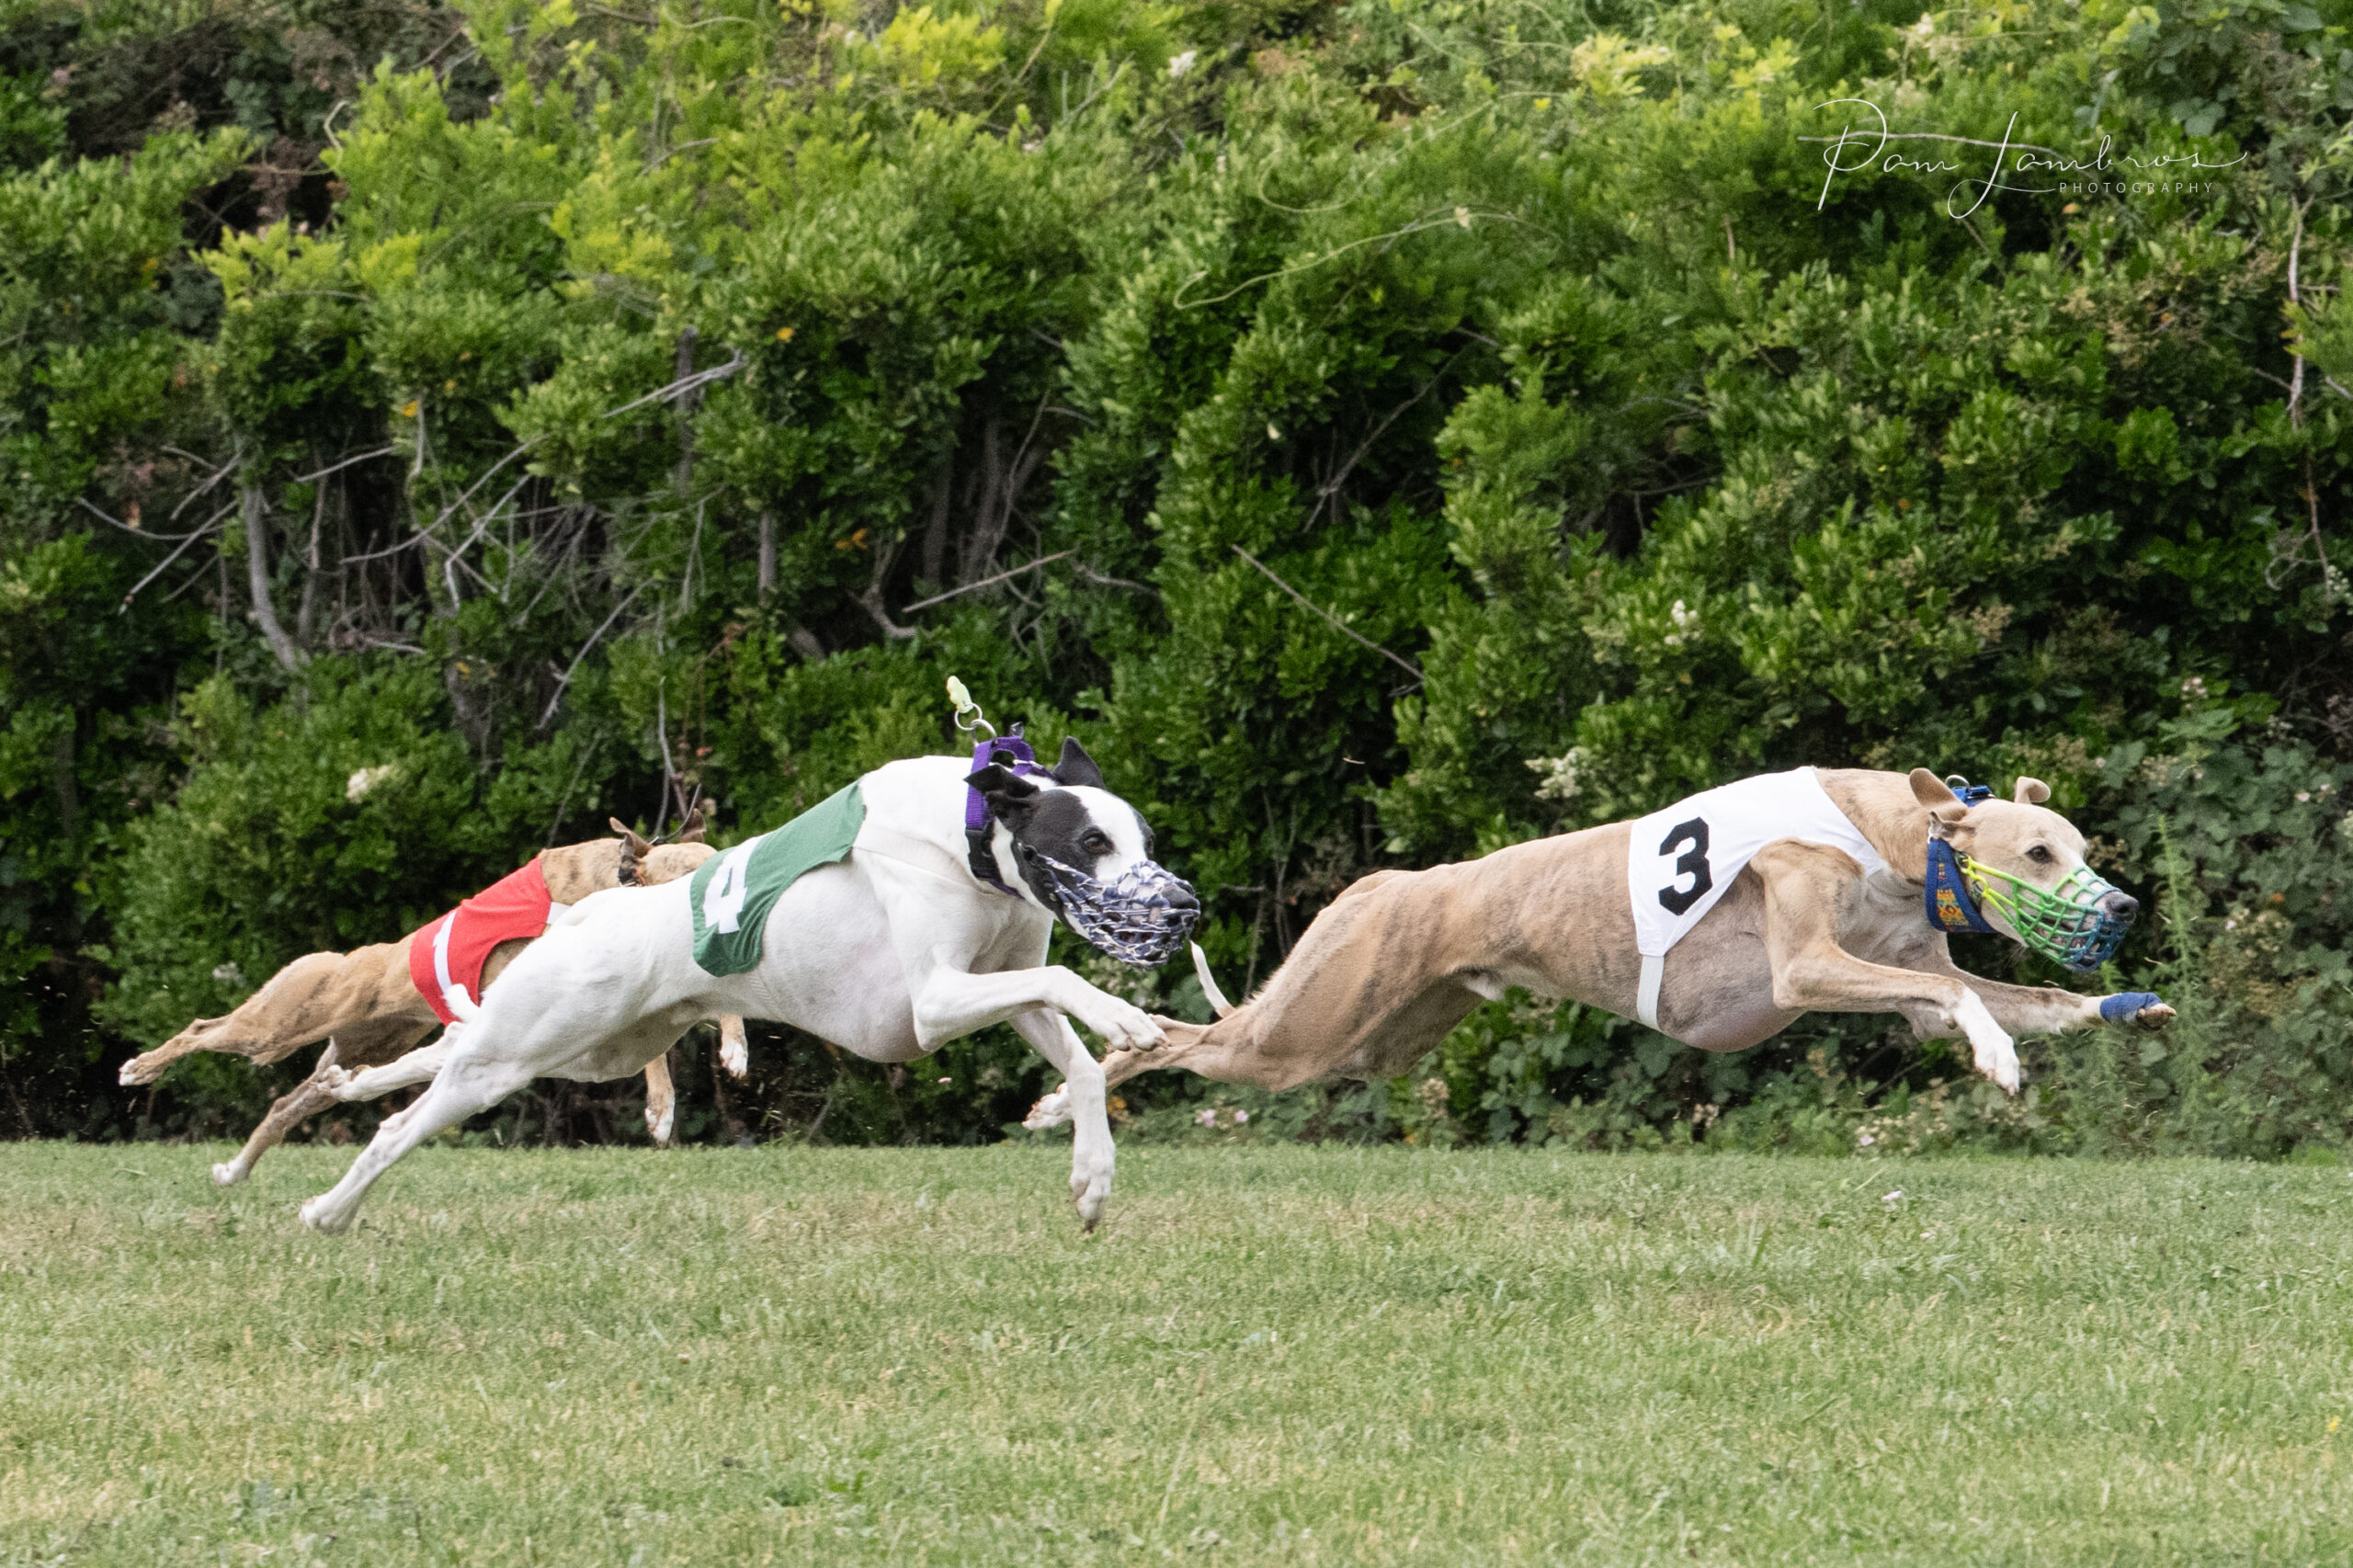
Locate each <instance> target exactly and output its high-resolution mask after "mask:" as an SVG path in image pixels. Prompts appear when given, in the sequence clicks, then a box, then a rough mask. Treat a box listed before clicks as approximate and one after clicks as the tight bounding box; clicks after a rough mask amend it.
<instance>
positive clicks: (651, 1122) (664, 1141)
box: [645, 1106, 677, 1149]
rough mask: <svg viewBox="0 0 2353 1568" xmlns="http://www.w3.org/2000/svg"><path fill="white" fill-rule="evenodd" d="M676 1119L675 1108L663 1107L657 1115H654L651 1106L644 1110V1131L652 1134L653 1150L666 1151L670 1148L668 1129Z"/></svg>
mask: <svg viewBox="0 0 2353 1568" xmlns="http://www.w3.org/2000/svg"><path fill="white" fill-rule="evenodd" d="M676 1119H677V1110H676V1108H675V1107H672V1106H665V1107H663V1108H662V1111H661V1114H659V1115H656V1114H655V1113H654V1108H653V1107H652V1106H648V1107H646V1108H645V1130H646V1131H648V1132H651V1133H652V1134H654V1147H655V1148H657V1149H666V1148H668V1147H669V1146H670V1129H671V1125H672V1124H673V1123H674V1122H675V1121H676Z"/></svg>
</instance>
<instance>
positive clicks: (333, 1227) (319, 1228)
mask: <svg viewBox="0 0 2353 1568" xmlns="http://www.w3.org/2000/svg"><path fill="white" fill-rule="evenodd" d="M301 1215H302V1223H304V1224H305V1225H308V1226H310V1227H311V1229H313V1230H314V1231H316V1232H318V1233H319V1234H321V1235H323V1236H339V1235H341V1234H343V1233H344V1232H346V1231H347V1230H349V1229H350V1228H351V1216H349V1215H348V1214H339V1213H337V1212H336V1211H335V1207H334V1205H332V1204H330V1203H329V1202H328V1201H327V1195H326V1194H324V1193H322V1194H320V1195H319V1196H318V1197H316V1198H313V1199H311V1200H310V1201H309V1202H308V1203H305V1204H303V1205H302V1209H301Z"/></svg>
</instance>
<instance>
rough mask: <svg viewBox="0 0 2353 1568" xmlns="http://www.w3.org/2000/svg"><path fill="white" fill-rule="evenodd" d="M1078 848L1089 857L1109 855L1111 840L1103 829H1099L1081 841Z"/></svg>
mask: <svg viewBox="0 0 2353 1568" xmlns="http://www.w3.org/2000/svg"><path fill="white" fill-rule="evenodd" d="M1078 846H1079V847H1080V848H1081V849H1084V850H1086V852H1087V853H1088V854H1089V855H1108V854H1109V853H1111V839H1110V836H1109V835H1108V834H1106V833H1104V831H1103V830H1102V829H1101V828H1097V829H1095V830H1094V831H1092V832H1090V833H1089V834H1087V835H1086V837H1084V838H1082V839H1080V840H1079V841H1078Z"/></svg>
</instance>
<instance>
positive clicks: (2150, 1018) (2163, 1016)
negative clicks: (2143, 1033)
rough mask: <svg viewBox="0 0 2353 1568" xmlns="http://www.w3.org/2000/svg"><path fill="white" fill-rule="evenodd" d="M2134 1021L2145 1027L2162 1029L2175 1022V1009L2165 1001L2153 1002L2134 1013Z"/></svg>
mask: <svg viewBox="0 0 2353 1568" xmlns="http://www.w3.org/2000/svg"><path fill="white" fill-rule="evenodd" d="M2132 1021H2133V1022H2134V1023H2136V1024H2138V1025H2140V1026H2141V1027H2142V1028H2144V1029H2161V1028H2165V1026H2166V1025H2167V1024H2169V1023H2171V1022H2173V1009H2172V1008H2171V1007H2168V1006H2165V1004H2164V1003H2163V1002H2152V1003H2150V1004H2149V1006H2145V1007H2143V1008H2142V1009H2141V1010H2140V1011H2139V1012H2137V1013H2135V1014H2133V1015H2132Z"/></svg>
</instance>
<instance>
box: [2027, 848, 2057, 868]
mask: <svg viewBox="0 0 2353 1568" xmlns="http://www.w3.org/2000/svg"><path fill="white" fill-rule="evenodd" d="M2026 858H2028V859H2029V860H2031V861H2033V862H2034V863H2035V864H2036V865H2038V866H2048V865H2049V864H2051V851H2050V850H2048V849H2045V848H2044V847H2043V846H2041V845H2040V844H2038V845H2036V846H2034V847H2033V848H2031V849H2029V850H2028V851H2027V852H2026Z"/></svg>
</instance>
